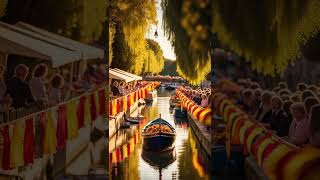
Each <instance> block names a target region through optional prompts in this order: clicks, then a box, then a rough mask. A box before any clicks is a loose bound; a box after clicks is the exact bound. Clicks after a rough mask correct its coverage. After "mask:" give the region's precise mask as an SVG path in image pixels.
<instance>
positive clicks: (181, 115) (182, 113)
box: [174, 108, 187, 118]
mask: <svg viewBox="0 0 320 180" xmlns="http://www.w3.org/2000/svg"><path fill="white" fill-rule="evenodd" d="M174 116H175V117H178V118H186V117H187V111H186V110H181V108H174Z"/></svg>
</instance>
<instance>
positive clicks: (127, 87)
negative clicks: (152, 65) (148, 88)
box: [109, 80, 148, 100]
mask: <svg viewBox="0 0 320 180" xmlns="http://www.w3.org/2000/svg"><path fill="white" fill-rule="evenodd" d="M147 83H148V82H146V81H133V82H129V83H125V82H123V81H118V80H113V81H112V82H111V83H109V86H110V88H109V99H110V100H111V99H116V98H118V97H121V96H125V95H128V94H130V93H131V92H134V91H137V90H139V89H141V88H142V87H144V86H145V85H146V84H147Z"/></svg>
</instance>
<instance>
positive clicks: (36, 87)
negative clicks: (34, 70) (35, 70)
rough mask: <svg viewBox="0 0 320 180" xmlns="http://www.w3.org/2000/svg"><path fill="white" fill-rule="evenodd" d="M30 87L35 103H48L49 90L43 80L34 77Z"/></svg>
mask: <svg viewBox="0 0 320 180" xmlns="http://www.w3.org/2000/svg"><path fill="white" fill-rule="evenodd" d="M29 86H30V90H31V93H32V96H33V98H34V100H35V101H39V100H41V101H48V96H47V90H46V87H45V85H44V82H43V80H42V79H41V78H38V77H33V78H32V79H31V80H30V84H29Z"/></svg>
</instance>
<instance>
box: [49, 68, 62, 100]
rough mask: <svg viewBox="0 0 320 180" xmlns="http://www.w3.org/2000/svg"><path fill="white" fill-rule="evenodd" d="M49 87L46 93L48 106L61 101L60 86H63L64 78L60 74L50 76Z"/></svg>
mask: <svg viewBox="0 0 320 180" xmlns="http://www.w3.org/2000/svg"><path fill="white" fill-rule="evenodd" d="M50 85H51V88H50V90H49V93H48V97H49V106H54V105H56V104H59V103H60V102H62V88H63V86H64V79H63V77H62V76H61V75H60V74H55V75H53V76H52V78H51V81H50Z"/></svg>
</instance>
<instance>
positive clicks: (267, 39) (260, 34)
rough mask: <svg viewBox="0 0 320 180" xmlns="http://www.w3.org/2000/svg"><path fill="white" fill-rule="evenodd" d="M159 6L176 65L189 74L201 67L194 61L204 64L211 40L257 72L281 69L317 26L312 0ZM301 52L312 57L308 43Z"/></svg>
mask: <svg viewBox="0 0 320 180" xmlns="http://www.w3.org/2000/svg"><path fill="white" fill-rule="evenodd" d="M162 8H163V10H164V20H165V23H164V26H165V29H166V32H167V33H168V34H169V35H170V38H171V42H172V44H173V45H174V47H175V51H176V55H177V62H178V68H179V71H180V72H181V73H182V74H183V75H184V76H185V77H186V78H189V79H190V78H191V79H195V78H196V77H202V76H203V75H202V74H201V75H199V74H197V73H199V72H207V71H200V70H199V69H197V67H202V68H204V67H206V66H205V63H204V62H206V61H208V59H209V58H205V57H206V56H205V55H206V53H207V52H210V51H211V50H212V48H215V44H219V46H220V47H222V48H226V49H228V50H232V51H233V52H236V53H237V54H238V55H240V56H243V57H244V58H245V59H246V60H247V61H248V62H249V63H250V64H251V68H252V69H254V70H257V71H258V72H261V73H264V74H267V75H275V74H277V73H282V72H283V71H284V70H285V69H286V68H287V67H288V66H289V65H290V64H291V63H294V61H295V60H296V59H298V58H299V57H300V56H301V52H302V51H301V47H302V46H304V44H306V43H307V42H308V41H309V40H310V38H311V39H316V38H314V36H315V35H317V34H318V33H319V28H320V27H319V25H320V1H318V0H309V1H304V0H262V1H257V0H256V1H254V0H212V1H209V0H184V1H178V0H163V1H162ZM213 37H216V38H213ZM214 41H219V42H214ZM312 44H316V43H312ZM186 50H187V51H186ZM306 52H308V53H309V55H312V57H314V54H312V53H314V52H315V51H314V50H313V49H312V47H310V45H309V44H307V45H306ZM180 62H181V63H180ZM182 62H188V63H184V64H183V63H182ZM191 67H196V71H195V70H192V69H191ZM200 69H201V68H200ZM204 69H205V68H204Z"/></svg>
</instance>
